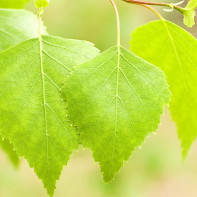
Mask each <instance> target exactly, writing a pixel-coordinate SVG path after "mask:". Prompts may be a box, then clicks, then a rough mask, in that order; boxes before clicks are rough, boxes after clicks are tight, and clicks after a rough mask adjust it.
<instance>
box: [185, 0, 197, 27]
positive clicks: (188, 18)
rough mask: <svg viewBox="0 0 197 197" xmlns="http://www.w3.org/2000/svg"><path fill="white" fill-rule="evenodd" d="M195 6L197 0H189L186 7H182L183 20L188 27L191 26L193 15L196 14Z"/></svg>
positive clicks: (196, 5)
mask: <svg viewBox="0 0 197 197" xmlns="http://www.w3.org/2000/svg"><path fill="white" fill-rule="evenodd" d="M196 7H197V0H190V1H189V2H188V4H187V5H186V7H185V8H184V9H183V15H184V19H183V22H184V24H185V25H187V26H188V27H192V26H193V25H194V24H195V22H194V17H195V16H196V12H195V11H194V10H195V9H196Z"/></svg>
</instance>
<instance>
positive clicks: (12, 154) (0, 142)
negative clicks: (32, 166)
mask: <svg viewBox="0 0 197 197" xmlns="http://www.w3.org/2000/svg"><path fill="white" fill-rule="evenodd" d="M0 146H1V147H2V149H3V150H4V151H5V152H6V153H7V155H8V157H9V159H10V161H11V162H12V163H13V164H14V165H15V166H16V167H17V166H18V165H19V158H18V156H17V154H16V151H14V148H13V145H12V144H11V143H10V142H9V141H8V140H7V139H2V137H0Z"/></svg>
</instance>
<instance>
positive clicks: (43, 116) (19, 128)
mask: <svg viewBox="0 0 197 197" xmlns="http://www.w3.org/2000/svg"><path fill="white" fill-rule="evenodd" d="M97 54H98V50H97V49H96V48H94V47H93V45H92V44H90V43H88V42H85V41H77V40H65V39H62V38H58V37H52V36H43V37H42V39H41V40H40V41H39V40H38V39H32V40H28V41H24V42H22V43H20V44H18V45H16V46H15V47H13V48H10V49H9V50H6V51H4V52H1V53H0V66H1V68H2V69H0V84H1V86H0V117H1V119H0V132H1V134H2V136H3V137H6V138H8V139H9V140H10V141H11V142H13V145H14V148H15V149H16V152H17V154H18V155H19V156H24V158H25V159H27V161H28V162H29V165H30V167H33V168H34V170H35V172H36V174H37V175H38V177H39V178H40V179H42V181H43V183H44V186H45V188H46V189H47V191H48V194H49V195H50V196H52V195H53V193H54V189H55V184H56V180H57V179H59V176H60V174H61V171H62V169H63V166H64V165H66V164H67V162H68V160H69V157H70V155H71V153H72V152H73V150H74V149H77V148H78V137H77V134H76V130H75V128H74V127H72V125H71V124H70V122H69V121H68V119H67V118H66V115H67V110H66V106H65V102H64V101H63V100H62V99H61V97H60V87H61V86H62V82H63V81H64V80H65V78H66V77H67V76H68V75H69V74H70V71H71V70H72V67H73V66H74V65H77V64H81V63H83V62H85V61H87V60H88V59H90V58H92V57H94V56H96V55H97Z"/></svg>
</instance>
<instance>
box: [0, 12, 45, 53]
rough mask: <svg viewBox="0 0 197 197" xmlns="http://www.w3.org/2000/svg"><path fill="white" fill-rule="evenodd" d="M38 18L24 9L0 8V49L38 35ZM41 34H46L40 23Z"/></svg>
mask: <svg viewBox="0 0 197 197" xmlns="http://www.w3.org/2000/svg"><path fill="white" fill-rule="evenodd" d="M38 32H39V31H38V19H37V17H36V15H34V14H32V13H31V12H29V11H26V10H12V9H0V40H1V41H0V51H2V50H5V49H7V48H9V47H11V46H13V45H15V44H18V43H20V42H22V41H24V40H27V39H31V38H37V37H38ZM42 34H46V30H45V27H44V26H43V25H42Z"/></svg>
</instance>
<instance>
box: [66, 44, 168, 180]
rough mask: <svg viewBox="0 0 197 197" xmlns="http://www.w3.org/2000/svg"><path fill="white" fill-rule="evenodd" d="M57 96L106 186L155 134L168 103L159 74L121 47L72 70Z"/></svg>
mask: <svg viewBox="0 0 197 197" xmlns="http://www.w3.org/2000/svg"><path fill="white" fill-rule="evenodd" d="M62 93H63V97H64V98H65V100H66V101H67V104H68V109H69V110H68V111H69V117H70V119H71V120H72V122H73V123H74V124H75V125H77V126H78V129H79V134H80V139H81V142H82V144H83V145H84V146H85V147H89V148H90V149H91V150H92V151H93V157H94V159H95V161H98V162H99V164H100V167H101V171H102V172H103V176H104V180H105V181H110V180H111V179H112V178H113V177H114V176H115V174H116V173H117V172H118V171H119V169H120V168H121V166H122V165H123V162H124V160H128V158H129V156H130V154H131V152H132V151H134V149H135V148H136V147H137V146H140V145H141V144H142V142H143V141H144V138H145V137H146V136H147V135H148V134H149V133H150V132H154V131H156V129H157V127H158V124H159V122H160V116H161V114H162V113H163V107H164V105H166V104H168V101H169V90H168V86H167V83H166V81H165V77H164V74H163V73H162V72H161V71H160V70H159V69H158V68H156V67H154V66H153V65H151V64H149V63H148V62H146V61H144V60H142V59H140V58H139V57H137V56H135V55H134V54H133V53H131V52H129V51H128V50H126V49H124V48H122V47H120V50H119V48H118V47H113V48H111V49H109V50H107V51H105V52H104V53H102V54H100V55H99V56H97V57H95V58H94V59H92V60H90V61H88V62H87V63H84V64H82V65H80V66H77V67H76V70H75V71H73V73H72V75H71V76H70V77H69V78H68V79H67V80H66V84H65V85H64V87H63V89H62Z"/></svg>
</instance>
